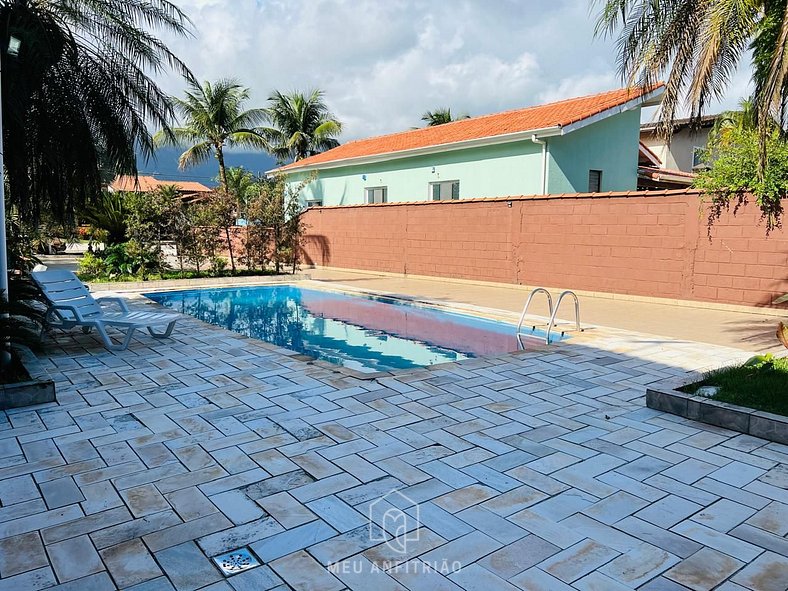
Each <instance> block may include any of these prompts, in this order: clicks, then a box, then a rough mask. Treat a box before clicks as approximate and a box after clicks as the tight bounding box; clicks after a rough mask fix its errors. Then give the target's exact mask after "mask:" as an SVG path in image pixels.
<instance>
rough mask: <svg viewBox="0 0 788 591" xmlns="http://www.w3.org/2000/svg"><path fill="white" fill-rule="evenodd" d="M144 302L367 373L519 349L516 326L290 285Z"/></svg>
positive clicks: (190, 293) (172, 294)
mask: <svg viewBox="0 0 788 591" xmlns="http://www.w3.org/2000/svg"><path fill="white" fill-rule="evenodd" d="M146 296H147V297H148V298H150V299H152V300H154V301H156V302H159V303H160V304H162V305H164V306H167V307H168V308H172V309H173V310H176V311H178V312H183V313H185V314H189V315H191V316H194V317H195V318H199V319H200V320H202V321H204V322H209V323H211V324H215V325H216V326H221V327H222V328H227V329H229V330H232V331H235V332H237V333H240V334H243V335H246V336H249V337H253V338H256V339H261V340H263V341H266V342H269V343H273V344H275V345H278V346H280V347H285V348H287V349H292V350H294V351H298V352H300V353H304V354H306V355H311V356H313V357H317V358H319V359H323V360H325V361H329V362H332V363H337V364H339V365H343V366H345V367H348V368H351V369H355V370H358V371H364V372H373V371H387V370H391V369H405V368H414V367H425V366H428V365H434V364H437V363H446V362H451V361H459V360H462V359H468V358H470V357H478V356H482V355H493V354H500V353H506V352H510V351H515V350H517V348H518V344H517V340H516V339H515V336H514V326H513V325H511V324H506V323H503V322H494V321H492V320H486V319H482V318H476V317H473V316H466V315H464V314H455V313H452V312H445V311H442V310H434V309H430V308H423V307H419V306H414V305H410V304H407V303H404V302H402V301H400V300H392V299H385V298H378V297H371V296H360V295H345V294H339V293H333V292H327V291H317V290H311V289H302V288H298V287H293V286H290V285H277V286H264V287H243V288H222V289H198V290H190V291H176V292H164V293H150V294H146Z"/></svg>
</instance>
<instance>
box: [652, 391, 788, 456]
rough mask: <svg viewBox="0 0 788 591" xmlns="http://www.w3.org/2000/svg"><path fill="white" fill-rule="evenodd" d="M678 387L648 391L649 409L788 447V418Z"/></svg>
mask: <svg viewBox="0 0 788 591" xmlns="http://www.w3.org/2000/svg"><path fill="white" fill-rule="evenodd" d="M697 379H698V378H697V377H696V378H695V379H693V380H689V381H688V380H687V379H686V378H685V379H684V380H683V381H684V384H690V383H692V382H693V381H697ZM674 383H675V382H666V384H665V385H664V386H661V387H657V388H653V387H652V388H647V389H646V406H648V407H649V408H653V409H655V410H661V411H663V412H669V413H671V414H674V415H678V416H680V417H684V418H686V419H692V420H693V421H700V422H701V423H708V424H709V425H715V426H717V427H722V428H724V429H729V430H731V431H737V432H739V433H745V434H747V435H752V436H753V437H760V438H761V439H768V440H769V441H775V442H777V443H782V444H786V445H788V417H784V416H780V415H775V414H772V413H768V412H763V411H759V410H755V409H752V408H747V407H746V406H738V405H736V404H728V403H727V402H719V401H717V400H711V399H709V398H706V397H705V396H695V395H693V394H687V393H685V392H680V391H679V390H677V389H675V388H678V387H680V386H681V385H684V384H678V385H674Z"/></svg>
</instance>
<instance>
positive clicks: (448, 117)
mask: <svg viewBox="0 0 788 591" xmlns="http://www.w3.org/2000/svg"><path fill="white" fill-rule="evenodd" d="M470 118H471V116H470V115H468V114H467V113H460V114H459V115H457V116H456V117H454V116H452V114H451V109H450V108H448V107H439V108H437V109H435V110H434V111H427V112H426V113H424V115H422V116H421V120H422V121H425V122H426V123H427V127H434V126H435V125H443V124H444V123H451V122H452V121H459V120H460V119H470Z"/></svg>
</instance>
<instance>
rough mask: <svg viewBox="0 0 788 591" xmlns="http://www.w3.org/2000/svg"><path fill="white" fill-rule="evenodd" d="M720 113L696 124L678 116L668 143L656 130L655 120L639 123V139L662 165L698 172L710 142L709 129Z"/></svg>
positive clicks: (672, 168)
mask: <svg viewBox="0 0 788 591" xmlns="http://www.w3.org/2000/svg"><path fill="white" fill-rule="evenodd" d="M718 117H719V115H707V116H705V117H702V118H701V120H700V122H699V124H698V125H697V126H690V120H689V119H677V120H676V121H675V123H674V126H673V135H672V136H671V138H670V143H668V142H667V141H666V140H665V138H664V137H662V136H661V135H660V134H659V132H658V129H657V127H658V124H657V123H645V124H643V125H641V126H640V141H641V142H642V143H643V144H644V145H645V146H646V147H648V149H649V150H651V152H652V153H653V154H655V155H656V157H657V158H658V159H659V161H660V163H661V166H662V167H663V168H666V169H669V170H677V171H681V172H686V173H692V172H697V171H698V170H699V169H700V168H703V166H704V165H705V164H706V163H705V162H704V158H703V151H704V150H705V149H706V144H707V143H708V142H709V132H710V131H711V129H712V127H714V123H715V122H716V121H717V118H718Z"/></svg>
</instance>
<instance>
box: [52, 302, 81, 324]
mask: <svg viewBox="0 0 788 591" xmlns="http://www.w3.org/2000/svg"><path fill="white" fill-rule="evenodd" d="M61 310H62V311H65V312H71V313H72V314H73V315H74V318H75V319H76V320H77V322H84V321H85V319H84V318H83V317H82V314H81V313H80V311H79V309H78V308H77V307H76V306H69V305H68V304H53V305H51V306H49V309H48V310H47V316H49V314H50V313H52V312H60V311H61Z"/></svg>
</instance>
